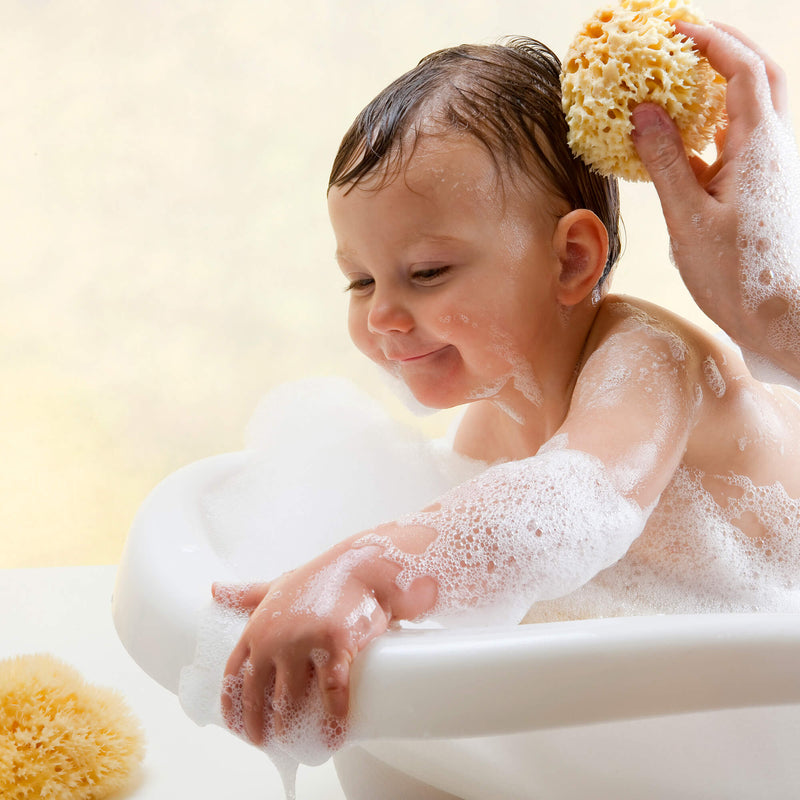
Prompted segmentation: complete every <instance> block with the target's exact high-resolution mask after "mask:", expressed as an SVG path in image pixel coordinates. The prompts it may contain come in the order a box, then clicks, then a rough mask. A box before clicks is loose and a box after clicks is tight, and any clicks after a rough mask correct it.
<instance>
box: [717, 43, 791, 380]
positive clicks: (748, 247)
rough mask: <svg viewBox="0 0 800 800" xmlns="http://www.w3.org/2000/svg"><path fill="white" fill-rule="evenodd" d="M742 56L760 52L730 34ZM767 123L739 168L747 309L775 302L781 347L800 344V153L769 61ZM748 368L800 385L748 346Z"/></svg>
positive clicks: (772, 324)
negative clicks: (772, 83) (776, 96)
mask: <svg viewBox="0 0 800 800" xmlns="http://www.w3.org/2000/svg"><path fill="white" fill-rule="evenodd" d="M728 39H729V43H730V46H731V47H734V48H737V49H738V50H739V51H740V53H741V54H742V56H743V57H746V58H753V55H752V54H751V53H749V51H747V49H746V48H745V47H744V46H743V45H742V44H741V43H739V42H738V41H737V40H736V39H734V38H733V37H731V36H728ZM754 68H755V69H754V71H755V75H756V78H757V81H758V87H757V89H758V95H759V103H758V106H759V111H760V115H761V123H760V124H759V126H758V127H757V128H756V129H755V130H754V131H753V133H752V134H751V136H750V139H749V141H748V143H747V146H746V147H745V149H744V151H743V153H742V156H741V160H740V164H739V169H738V175H737V192H736V194H737V197H738V214H739V225H738V244H739V250H740V253H741V264H740V266H741V281H740V283H741V287H742V299H743V302H744V306H745V309H746V310H747V311H749V312H751V313H752V312H756V310H757V309H759V308H760V307H761V306H764V305H766V304H769V306H770V307H771V313H772V318H771V319H770V321H769V323H768V327H767V341H768V343H769V344H770V346H771V347H773V348H775V350H778V351H781V350H783V351H788V352H790V353H793V354H794V355H798V351H800V156H799V155H798V151H797V144H796V142H795V139H794V135H793V133H792V130H791V125H790V122H789V119H788V118H787V117H784V116H780V115H779V114H777V113H776V112H775V110H774V108H773V106H772V100H771V95H770V87H769V82H768V80H767V75H766V72H765V70H764V66H763V64H756V65H754ZM742 353H743V355H744V356H745V360H746V362H747V365H748V367H749V368H750V369H751V371H752V372H753V374H754V375H756V377H759V378H760V379H762V380H766V381H772V382H777V383H784V384H786V385H788V386H792V387H793V388H795V389H798V390H800V381H798V380H797V379H795V378H792V377H791V376H789V375H787V374H786V373H785V372H783V371H782V370H780V369H779V368H776V367H774V366H773V365H769V364H767V363H765V362H764V360H763V359H760V358H759V357H757V356H755V354H752V353H750V352H748V351H747V350H743V351H742Z"/></svg>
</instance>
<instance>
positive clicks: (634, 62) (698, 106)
mask: <svg viewBox="0 0 800 800" xmlns="http://www.w3.org/2000/svg"><path fill="white" fill-rule="evenodd" d="M674 20H684V21H686V22H694V23H697V24H705V20H704V19H703V18H702V17H701V16H700V14H699V13H698V12H696V11H693V10H692V9H690V7H689V5H688V3H687V2H686V1H685V0H621V2H620V3H619V5H618V6H615V7H606V8H602V9H600V10H599V11H597V12H596V13H595V14H594V16H592V18H591V19H589V20H588V21H587V22H586V23H585V24H584V25H583V28H582V29H581V30H580V32H579V33H578V35H577V36H576V37H575V39H574V40H573V42H572V44H571V45H570V47H569V50H568V51H567V54H566V56H565V58H564V66H563V69H562V73H561V88H562V92H563V106H564V113H565V114H566V117H567V123H568V125H569V144H570V147H571V148H572V151H573V152H574V153H575V155H577V156H579V157H581V158H582V159H583V160H584V161H585V162H586V163H587V164H588V165H589V166H590V167H592V168H593V169H594V170H596V171H597V172H599V173H601V174H602V175H616V176H617V177H620V178H625V179H627V180H648V178H649V176H648V174H647V170H645V168H644V166H643V165H642V163H641V161H640V160H639V157H638V155H637V154H636V150H635V148H634V146H633V141H632V140H631V131H632V130H633V125H632V123H631V111H633V109H634V108H635V107H636V106H637V105H638V104H639V103H642V102H649V103H657V104H658V105H660V106H662V107H664V108H665V109H666V110H667V112H668V113H669V115H670V117H672V119H673V120H674V121H675V123H676V124H677V126H678V128H679V130H680V132H681V137H682V138H683V141H684V144H685V145H686V147H687V149H688V150H689V151H695V152H701V151H702V150H703V149H704V148H705V147H706V145H708V144H709V143H710V142H711V141H712V139H713V136H714V132H715V131H716V129H717V127H718V126H719V125H720V124H721V123H722V122H723V121H724V119H725V80H724V78H723V77H722V76H721V75H719V74H718V73H717V72H715V71H714V70H713V69H712V68H711V66H710V64H709V63H708V61H707V60H706V59H705V58H703V57H702V56H700V55H698V54H697V53H695V52H694V51H693V49H692V42H691V40H690V39H687V38H686V37H685V36H681V35H679V34H678V33H676V32H675V29H674V28H673V27H672V22H673V21H674Z"/></svg>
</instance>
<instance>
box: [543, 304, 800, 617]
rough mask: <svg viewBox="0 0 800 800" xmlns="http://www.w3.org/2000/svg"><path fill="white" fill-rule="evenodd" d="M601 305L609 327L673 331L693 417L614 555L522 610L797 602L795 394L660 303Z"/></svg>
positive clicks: (680, 609) (788, 605) (799, 434)
mask: <svg viewBox="0 0 800 800" xmlns="http://www.w3.org/2000/svg"><path fill="white" fill-rule="evenodd" d="M610 309H611V310H610V315H611V316H612V317H617V318H618V320H617V321H616V322H613V323H612V324H611V325H610V326H609V328H610V329H614V328H616V327H619V326H620V325H622V326H624V325H626V324H627V323H626V322H625V321H624V320H625V319H626V318H627V319H630V318H633V317H635V318H637V319H638V320H640V321H644V322H643V324H647V325H652V326H654V328H655V329H662V330H664V331H667V332H668V333H669V335H670V336H675V337H677V339H679V340H680V342H681V343H682V344H681V347H683V348H684V351H683V353H682V355H681V358H685V359H686V360H687V362H691V363H692V364H693V365H694V366H693V367H692V369H693V374H695V375H696V376H697V378H696V386H695V394H696V398H697V399H696V403H697V406H696V409H697V410H696V413H695V421H694V424H693V425H692V428H691V431H690V432H689V436H688V441H687V445H686V449H685V453H684V455H683V458H682V460H681V462H680V464H679V465H678V467H677V469H676V470H675V472H674V474H673V475H672V477H671V479H670V481H669V483H668V485H667V486H666V488H665V489H664V490H663V492H661V495H660V497H659V498H658V501H657V503H656V505H655V507H654V510H653V512H652V514H651V516H650V518H649V520H648V522H647V525H646V527H645V530H644V531H643V533H642V534H641V535H640V536H639V538H638V539H637V540H636V541H635V542H634V543H633V545H632V546H631V548H630V550H629V551H628V553H627V554H626V555H625V556H624V557H623V559H622V560H621V561H619V562H618V563H617V564H615V565H614V566H612V567H610V568H609V569H607V570H604V571H603V572H601V573H599V574H598V575H597V576H596V577H595V578H594V579H593V580H592V581H590V582H589V583H588V584H587V585H585V586H584V587H582V588H581V589H579V590H578V591H577V592H574V593H573V594H571V595H569V596H567V597H565V598H560V599H558V600H554V601H549V602H546V603H538V604H537V605H536V606H534V608H533V609H532V611H531V614H529V616H528V621H542V620H547V619H563V618H582V617H587V616H608V615H618V614H636V613H639V614H641V613H689V612H695V611H756V610H758V611H800V535H798V532H799V531H800V396H799V395H798V394H796V393H795V392H793V391H792V390H791V389H788V388H785V387H780V386H770V385H764V384H761V383H759V382H758V381H756V380H755V379H753V378H752V377H751V376H750V374H749V372H748V371H747V369H746V367H745V365H744V363H743V361H742V359H741V357H740V355H739V354H738V352H737V351H736V350H735V349H734V348H733V347H730V346H728V345H726V344H724V343H722V342H720V341H717V340H716V339H714V337H712V336H710V335H708V334H706V333H705V332H703V331H700V330H699V329H697V328H695V327H694V326H692V325H690V324H689V323H687V322H685V321H684V320H681V319H679V318H677V317H675V316H673V315H671V314H669V313H668V312H666V311H664V310H662V309H659V308H657V307H655V306H651V305H649V304H645V303H640V301H635V300H630V299H627V298H625V299H624V300H623V299H612V301H611V305H610ZM619 320H622V321H621V322H620V321H619ZM662 326H663V327H662ZM677 339H676V340H677ZM657 389H658V387H657V386H655V387H654V390H655V391H657Z"/></svg>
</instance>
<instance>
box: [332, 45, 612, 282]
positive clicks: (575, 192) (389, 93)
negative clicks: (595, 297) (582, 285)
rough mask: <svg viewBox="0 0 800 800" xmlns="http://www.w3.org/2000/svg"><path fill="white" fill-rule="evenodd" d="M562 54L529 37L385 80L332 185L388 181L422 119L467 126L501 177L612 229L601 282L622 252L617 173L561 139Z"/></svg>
mask: <svg viewBox="0 0 800 800" xmlns="http://www.w3.org/2000/svg"><path fill="white" fill-rule="evenodd" d="M560 73H561V63H560V61H559V60H558V57H557V56H556V55H555V54H554V53H553V52H552V51H551V50H550V49H549V48H548V47H547V46H546V45H544V44H542V43H541V42H538V41H536V40H535V39H530V38H527V37H514V38H509V39H505V40H503V41H502V42H500V43H498V44H489V45H472V44H465V45H460V46H458V47H451V48H447V49H445V50H438V51H437V52H435V53H431V54H430V55H428V56H426V57H425V58H423V59H422V60H421V61H420V62H419V64H418V65H417V66H416V67H415V68H414V69H412V70H410V71H409V72H407V73H406V74H405V75H402V76H401V77H400V78H398V79H397V80H395V81H394V82H393V83H391V84H389V86H387V87H386V88H385V89H384V90H383V91H382V92H381V93H380V94H379V95H378V96H377V97H376V98H375V99H374V100H373V101H372V102H371V103H370V104H369V105H368V106H367V107H366V108H365V109H364V110H363V111H362V112H361V113H360V114H359V115H358V117H357V118H356V120H355V122H353V124H352V125H351V126H350V129H349V130H348V131H347V133H346V134H345V136H344V138H343V139H342V143H341V145H340V146H339V151H338V152H337V154H336V158H335V159H334V163H333V168H332V170H331V175H330V180H329V183H328V189H329V190H330V189H331V188H332V187H334V186H336V187H347V186H350V187H352V186H355V185H357V184H358V183H359V182H360V181H362V180H363V179H365V178H366V177H368V176H370V177H374V176H375V175H378V176H379V177H380V178H381V179H385V180H388V179H390V178H392V177H394V175H396V174H397V170H399V169H401V168H402V167H403V165H404V164H405V160H406V159H407V158H408V155H409V154H408V153H406V152H405V151H404V144H406V145H407V144H408V140H409V134H411V142H410V144H411V147H412V152H413V146H414V143H415V142H416V138H417V134H419V133H420V131H421V130H422V125H423V124H424V123H427V124H428V126H430V124H431V123H434V124H436V125H438V126H440V127H442V129H443V130H444V131H445V132H449V131H455V132H459V133H466V134H469V135H471V136H473V137H474V138H475V139H477V140H478V141H479V142H481V143H482V144H483V145H484V146H485V147H486V149H487V151H488V152H489V154H490V155H491V157H492V159H493V160H494V162H495V165H496V167H497V169H498V173H499V174H500V175H501V176H508V177H510V178H511V179H512V180H515V179H517V178H520V177H521V178H527V179H529V180H531V181H533V182H534V184H536V185H539V186H541V185H542V184H544V188H546V189H547V190H548V191H550V192H552V193H554V194H555V195H557V196H558V197H560V198H563V200H565V201H566V203H567V204H568V205H569V206H570V208H572V209H575V208H587V209H589V210H590V211H593V212H594V213H595V214H597V216H598V217H599V218H600V220H601V222H602V223H603V225H605V227H606V230H607V231H608V239H609V249H608V258H607V261H606V265H605V269H604V270H603V275H602V277H601V279H600V284H601V285H602V283H603V282H604V281H605V279H606V278H607V276H608V274H609V273H610V272H611V269H612V268H613V266H614V264H615V263H616V261H617V259H618V258H619V255H620V250H621V241H620V219H619V190H618V186H617V182H616V179H614V178H608V177H603V176H601V175H599V174H597V173H595V172H592V171H591V170H590V169H589V168H588V167H587V166H586V165H585V164H584V163H583V161H581V160H580V159H578V158H576V157H575V156H574V155H573V154H572V152H571V151H570V149H569V145H568V144H567V122H566V119H565V117H564V113H563V111H562V108H561V81H560Z"/></svg>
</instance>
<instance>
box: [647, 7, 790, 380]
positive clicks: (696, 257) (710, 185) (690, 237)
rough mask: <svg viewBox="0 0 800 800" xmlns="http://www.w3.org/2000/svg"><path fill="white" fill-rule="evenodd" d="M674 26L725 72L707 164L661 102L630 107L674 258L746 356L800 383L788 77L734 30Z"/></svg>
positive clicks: (705, 308) (708, 310)
mask: <svg viewBox="0 0 800 800" xmlns="http://www.w3.org/2000/svg"><path fill="white" fill-rule="evenodd" d="M676 28H677V29H678V30H679V32H681V33H685V34H686V35H689V36H691V37H692V39H694V41H695V43H696V45H697V48H698V50H699V51H700V52H701V53H703V54H704V55H705V56H706V57H707V58H708V60H709V61H710V63H711V65H712V66H713V67H714V68H715V69H716V70H717V71H718V72H720V73H721V74H722V75H724V76H725V78H726V79H727V80H728V91H727V100H726V105H727V113H728V126H727V130H726V131H725V133H724V135H723V136H721V137H720V138H719V141H718V157H717V160H716V162H715V163H714V164H712V165H707V164H705V163H704V162H703V161H702V160H701V159H699V158H696V157H693V158H691V159H689V158H687V156H686V154H685V153H684V149H683V145H682V142H681V139H680V136H679V135H678V133H677V131H676V130H675V127H674V125H673V124H672V122H671V121H670V120H669V118H668V117H667V115H666V112H665V111H663V109H661V108H658V107H656V106H649V105H645V106H639V108H638V109H636V111H635V112H634V115H633V119H634V124H635V131H634V143H635V144H636V147H637V150H638V152H639V155H640V157H641V159H642V161H643V163H644V164H645V166H646V167H647V169H648V171H649V172H650V175H651V177H652V179H653V183H654V184H655V187H656V190H657V191H658V194H659V197H660V199H661V205H662V208H663V211H664V217H665V219H666V222H667V227H668V229H669V233H670V239H671V246H672V252H673V256H674V259H675V263H676V264H677V266H678V269H679V270H680V273H681V276H682V278H683V280H684V282H685V283H686V286H687V288H688V289H689V291H690V292H691V293H692V296H693V297H694V299H695V300H696V302H697V304H698V305H699V306H700V308H701V309H703V311H704V312H705V313H706V314H708V316H709V317H711V319H713V320H714V321H715V322H716V323H717V324H718V325H719V326H720V327H721V328H723V329H724V330H725V331H726V332H727V333H728V334H729V335H730V336H731V337H732V338H733V339H734V340H736V341H737V342H738V343H739V344H740V345H742V347H743V348H745V356H746V357H747V356H748V355H749V353H748V352H747V351H752V352H754V353H755V354H757V355H759V356H761V357H763V358H766V359H768V360H769V361H771V362H772V363H773V364H775V365H777V366H778V367H779V368H780V369H782V370H784V371H785V372H788V373H789V374H790V375H793V376H794V377H795V378H798V379H800V235H799V234H798V230H799V229H800V189H798V182H799V181H800V159H799V158H798V153H797V147H796V144H795V142H794V138H793V136H792V133H791V131H790V128H789V119H788V101H787V91H786V81H785V78H784V75H783V73H782V71H781V70H780V68H779V67H778V66H777V65H776V64H775V63H774V62H772V61H771V60H770V59H769V58H768V57H767V56H766V55H764V54H763V53H762V52H761V51H760V50H759V49H758V48H757V47H756V46H755V45H754V44H753V43H752V42H749V41H748V40H747V39H746V38H745V37H744V36H743V35H742V34H741V33H739V32H737V31H735V30H733V29H732V28H727V27H725V26H722V25H717V26H715V27H707V26H702V27H699V26H695V25H689V24H687V23H677V24H676ZM787 382H790V381H787Z"/></svg>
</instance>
